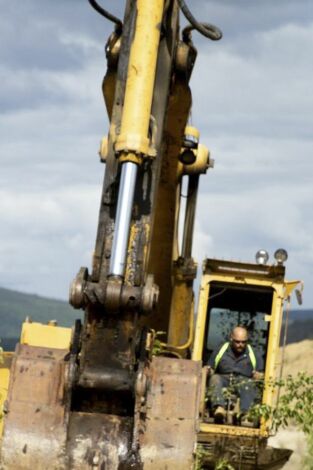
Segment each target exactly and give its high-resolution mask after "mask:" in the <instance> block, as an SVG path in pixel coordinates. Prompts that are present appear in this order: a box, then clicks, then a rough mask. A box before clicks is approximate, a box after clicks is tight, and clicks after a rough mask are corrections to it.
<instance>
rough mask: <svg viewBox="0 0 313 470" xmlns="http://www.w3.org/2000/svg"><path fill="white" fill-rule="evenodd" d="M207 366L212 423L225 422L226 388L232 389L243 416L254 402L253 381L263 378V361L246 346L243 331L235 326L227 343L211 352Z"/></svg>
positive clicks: (241, 327)
mask: <svg viewBox="0 0 313 470" xmlns="http://www.w3.org/2000/svg"><path fill="white" fill-rule="evenodd" d="M208 365H209V374H210V375H211V377H210V381H209V386H210V389H211V391H212V396H211V403H212V408H213V410H214V421H215V422H216V423H224V421H225V418H226V409H225V407H226V399H225V396H224V394H223V389H225V388H227V387H229V386H230V385H231V386H234V389H235V391H236V394H237V395H238V396H239V398H240V413H241V415H242V416H244V415H245V414H246V413H247V412H248V410H249V408H250V407H251V405H252V404H253V402H254V401H255V400H256V398H257V391H258V389H257V383H256V381H257V380H260V379H261V378H263V373H262V372H261V371H262V370H263V361H262V359H261V358H260V357H258V355H257V354H256V353H255V351H254V350H253V348H252V346H251V345H250V344H248V331H247V329H246V328H245V327H244V326H236V327H235V328H234V329H233V330H232V332H231V334H230V341H229V342H227V343H224V344H223V345H222V346H220V347H219V348H217V349H216V350H215V351H213V353H212V355H211V357H210V359H209V364H208ZM230 382H231V383H230Z"/></svg>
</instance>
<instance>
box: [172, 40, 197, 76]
mask: <svg viewBox="0 0 313 470" xmlns="http://www.w3.org/2000/svg"><path fill="white" fill-rule="evenodd" d="M196 58H197V49H196V48H195V47H194V46H193V44H192V43H191V42H190V43H188V44H186V43H185V42H183V41H179V43H178V45H177V50H176V56H175V71H176V73H178V74H179V75H181V76H183V77H185V79H186V80H187V81H189V79H190V76H191V74H192V70H193V67H194V64H195V61H196Z"/></svg>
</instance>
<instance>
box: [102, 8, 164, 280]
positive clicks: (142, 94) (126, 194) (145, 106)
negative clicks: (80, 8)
mask: <svg viewBox="0 0 313 470" xmlns="http://www.w3.org/2000/svg"><path fill="white" fill-rule="evenodd" d="M136 5H137V17H136V32H135V35H134V39H133V42H132V46H131V50H130V55H129V63H128V71H127V81H126V89H125V97H124V106H123V114H122V118H121V131H120V134H119V135H118V138H117V140H116V142H115V151H116V152H117V154H118V158H119V160H120V162H121V167H122V168H121V180H120V184H119V193H118V202H117V212H116V219H115V228H114V235H113V244H112V251H111V260H110V267H109V276H119V277H123V276H124V272H125V266H126V262H127V248H128V239H129V233H130V226H131V215H132V207H133V202H134V192H135V185H136V176H137V170H138V165H139V164H140V160H141V159H142V156H144V155H146V154H147V152H148V149H149V138H148V134H149V124H150V121H151V104H152V99H153V87H154V77H155V71H156V65H157V56H158V47H159V41H160V24H161V22H162V16H163V10H164V0H154V1H153V2H150V1H149V2H148V1H147V0H137V4H136Z"/></svg>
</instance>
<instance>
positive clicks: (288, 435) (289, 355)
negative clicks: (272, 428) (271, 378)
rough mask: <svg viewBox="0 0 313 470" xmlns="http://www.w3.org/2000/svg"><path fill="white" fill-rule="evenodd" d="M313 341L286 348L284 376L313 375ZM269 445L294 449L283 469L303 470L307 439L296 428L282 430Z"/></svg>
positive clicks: (271, 439)
mask: <svg viewBox="0 0 313 470" xmlns="http://www.w3.org/2000/svg"><path fill="white" fill-rule="evenodd" d="M312 357H313V341H310V340H305V341H301V342H300V343H294V344H289V345H288V346H286V349H285V355H284V368H283V376H284V377H286V376H287V375H289V374H290V375H293V376H294V375H297V373H298V372H299V371H306V372H308V373H309V374H311V375H313V361H312V360H311V358H312ZM269 444H270V445H271V446H273V447H281V448H287V449H292V450H293V451H294V453H293V454H292V456H291V458H290V460H289V462H288V463H287V464H286V465H285V466H284V467H283V468H284V470H302V469H303V465H302V459H303V456H304V455H305V448H306V444H305V437H304V435H303V433H302V432H300V431H299V430H298V429H296V428H295V427H292V426H290V427H288V428H287V429H282V430H280V431H279V432H278V433H277V435H276V436H275V437H272V438H270V440H269Z"/></svg>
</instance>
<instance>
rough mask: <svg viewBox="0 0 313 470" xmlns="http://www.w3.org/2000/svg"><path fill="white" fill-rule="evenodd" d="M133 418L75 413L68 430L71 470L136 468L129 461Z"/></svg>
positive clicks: (72, 414) (71, 417)
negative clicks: (128, 464) (129, 464)
mask: <svg viewBox="0 0 313 470" xmlns="http://www.w3.org/2000/svg"><path fill="white" fill-rule="evenodd" d="M131 429H132V419H131V418H126V417H119V416H110V415H105V414H100V413H93V414H91V413H90V414H88V413H71V416H70V422H69V429H68V444H67V450H68V457H69V467H68V468H70V469H80V470H90V469H93V470H96V469H99V470H119V469H120V468H125V469H126V468H128V469H130V468H132V467H131V466H125V465H127V464H126V462H127V460H128V458H129V442H130V439H131Z"/></svg>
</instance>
